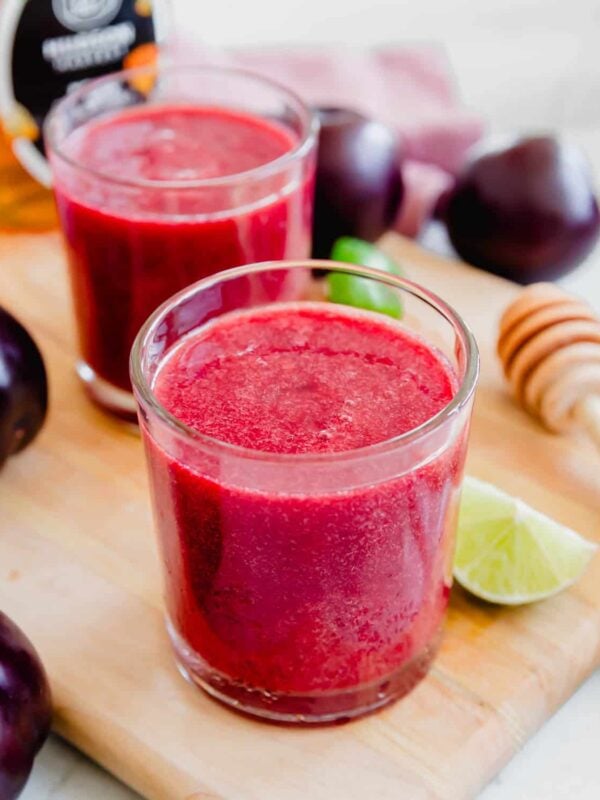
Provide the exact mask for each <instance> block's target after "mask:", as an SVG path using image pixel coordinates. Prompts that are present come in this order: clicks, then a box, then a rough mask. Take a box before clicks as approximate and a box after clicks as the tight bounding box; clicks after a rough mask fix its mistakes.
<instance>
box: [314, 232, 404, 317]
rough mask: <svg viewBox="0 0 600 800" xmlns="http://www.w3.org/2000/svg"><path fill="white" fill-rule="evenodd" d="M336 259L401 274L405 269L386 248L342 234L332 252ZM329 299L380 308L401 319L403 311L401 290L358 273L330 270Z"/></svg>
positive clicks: (333, 257)
mask: <svg viewBox="0 0 600 800" xmlns="http://www.w3.org/2000/svg"><path fill="white" fill-rule="evenodd" d="M331 258H332V260H333V261H343V262H345V263H347V264H356V265H357V266H362V267H373V269H380V270H382V272H390V273H392V274H393V275H401V274H402V270H401V269H400V267H399V266H398V264H396V262H395V261H393V260H392V259H391V258H390V257H389V256H387V255H386V254H385V253H384V252H383V250H380V249H379V248H378V247H375V245H373V244H370V242H365V241H363V239H355V238H353V237H351V236H342V238H341V239H338V240H337V241H336V242H335V243H334V245H333V249H332V251H331ZM327 287H328V299H329V301H330V302H332V303H341V304H342V305H346V306H353V307H354V308H365V309H367V310H369V311H379V312H380V313H381V314H387V315H388V316H389V317H394V318H395V319H400V317H401V316H402V313H403V306H402V298H401V297H400V293H399V292H398V291H395V290H394V289H392V288H391V287H388V286H386V285H385V284H383V283H379V282H378V281H376V280H372V279H371V278H360V277H358V276H357V275H350V274H344V273H343V272H330V273H329V274H328V275H327Z"/></svg>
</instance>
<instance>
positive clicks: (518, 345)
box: [498, 283, 600, 447]
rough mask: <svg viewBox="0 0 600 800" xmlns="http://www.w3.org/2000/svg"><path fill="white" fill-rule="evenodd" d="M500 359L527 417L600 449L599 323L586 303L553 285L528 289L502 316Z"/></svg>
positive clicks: (599, 320)
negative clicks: (581, 434) (580, 434)
mask: <svg viewBox="0 0 600 800" xmlns="http://www.w3.org/2000/svg"><path fill="white" fill-rule="evenodd" d="M498 355H499V356H500V360H501V361H502V366H503V368H504V374H505V375H506V377H507V379H508V381H509V382H510V384H511V387H512V389H513V392H514V394H515V397H516V398H517V400H518V401H519V402H520V403H521V405H523V406H524V408H525V409H526V410H527V411H528V412H529V413H530V414H532V415H533V416H535V417H537V418H538V419H539V420H541V422H542V423H543V424H544V425H545V426H546V427H547V428H548V429H549V430H551V431H554V432H556V433H565V432H568V431H571V430H575V429H580V430H584V431H587V433H588V434H589V435H590V437H591V438H592V440H593V441H594V442H595V443H596V445H597V446H598V447H600V319H598V317H597V316H596V315H595V314H594V312H593V311H592V309H591V308H590V307H589V306H588V305H587V303H585V302H584V301H583V300H581V299H579V298H577V297H573V296H572V295H569V294H566V293H565V292H563V291H562V290H561V289H559V288H558V287H557V286H554V285H553V284H551V283H536V284H533V285H532V286H528V287H527V288H526V289H524V290H523V292H522V293H521V294H520V295H519V296H518V297H517V299H516V300H515V301H514V302H513V303H511V305H510V306H509V307H508V308H507V309H506V311H505V312H504V314H503V315H502V319H501V320H500V334H499V338H498Z"/></svg>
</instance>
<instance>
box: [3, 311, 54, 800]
mask: <svg viewBox="0 0 600 800" xmlns="http://www.w3.org/2000/svg"><path fill="white" fill-rule="evenodd" d="M47 410H48V380H47V375H46V368H45V366H44V361H43V359H42V356H41V353H40V351H39V349H38V347H37V345H36V343H35V342H34V341H33V339H32V338H31V336H30V335H29V333H28V332H27V331H26V330H25V328H24V327H23V326H22V325H21V323H20V322H18V321H17V320H16V319H15V318H14V317H13V316H12V315H11V314H9V313H8V311H6V310H4V309H2V308H1V307H0V467H1V466H2V464H3V463H4V461H5V460H6V459H7V458H8V457H9V456H10V455H13V454H14V453H18V452H19V451H21V450H23V448H25V447H26V446H27V445H28V444H29V443H30V442H31V441H32V440H33V439H34V438H35V437H36V435H37V434H38V432H39V430H40V429H41V427H42V425H43V424H44V420H45V418H46V412H47ZM0 800H1V795H0Z"/></svg>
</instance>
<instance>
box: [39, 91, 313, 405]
mask: <svg viewBox="0 0 600 800" xmlns="http://www.w3.org/2000/svg"><path fill="white" fill-rule="evenodd" d="M298 144H299V138H298V136H297V135H296V134H295V133H294V132H293V131H292V130H290V129H289V128H287V127H285V126H284V125H283V124H281V123H279V122H277V121H275V120H269V119H267V118H262V117H259V116H253V115H251V114H248V113H245V112H241V111H233V110H228V109H227V108H221V107H210V106H205V107H202V106H196V105H194V106H186V105H175V104H171V105H169V104H165V105H142V106H138V107H135V108H129V109H126V110H121V111H117V112H113V113H111V114H108V115H102V116H100V117H98V118H96V119H92V120H91V121H89V122H87V123H85V124H84V125H82V126H80V127H78V128H76V129H75V130H73V131H72V132H71V133H70V134H69V135H68V136H67V137H66V138H65V140H64V141H63V142H62V143H61V148H60V150H61V156H60V157H59V156H57V155H55V154H54V153H53V152H52V150H51V152H50V157H51V160H52V163H53V168H54V180H55V195H56V201H57V205H58V209H59V213H60V217H61V222H62V227H63V232H64V237H65V241H66V245H67V253H68V259H69V266H70V276H71V284H72V289H73V295H74V303H75V311H76V317H77V323H78V331H79V339H80V349H81V353H82V357H83V360H84V362H85V364H86V365H87V367H86V369H87V368H90V369H91V371H92V373H93V374H94V375H95V376H96V377H97V378H99V379H100V380H102V381H106V382H107V383H108V384H110V385H112V386H114V387H117V388H118V389H121V390H125V391H127V392H128V391H130V381H129V375H128V358H129V352H130V350H131V345H132V343H133V340H134V338H135V335H136V334H137V332H138V330H139V328H140V326H141V325H142V323H143V322H144V320H145V319H146V318H147V317H148V315H149V314H150V313H151V312H152V311H153V310H154V309H155V308H157V306H159V305H160V304H161V303H162V302H163V301H164V300H166V299H167V298H168V297H169V296H171V295H172V294H174V293H175V292H177V291H178V290H180V289H182V288H184V287H186V286H188V285H189V284H190V283H193V282H194V281H197V280H198V279H200V278H202V277H205V276H207V275H211V274H212V273H214V272H217V271H220V270H222V269H225V268H228V267H233V266H238V265H242V264H245V263H248V262H254V261H264V260H276V259H284V258H301V257H306V256H307V255H308V253H309V249H310V227H311V213H312V192H313V186H312V182H313V181H312V166H311V165H307V164H304V165H303V167H302V168H298V169H296V172H295V173H294V175H291V173H290V171H289V170H287V171H285V174H283V173H282V172H281V171H280V172H274V173H273V174H265V175H264V176H263V177H260V178H258V177H257V178H253V179H250V178H248V180H240V181H237V180H235V176H240V178H243V174H244V173H247V174H248V176H251V175H252V174H253V173H252V172H251V171H252V170H256V169H257V168H258V167H261V166H264V165H267V164H271V163H273V162H275V161H276V160H277V159H280V158H281V157H282V156H285V155H286V154H289V153H291V151H293V150H294V148H296V147H297V146H298ZM73 165H81V166H82V168H80V167H75V166H73ZM296 166H298V165H296ZM228 176H229V177H230V178H231V179H232V180H231V181H230V182H227V181H225V182H224V183H223V182H219V180H218V179H222V178H227V177H228Z"/></svg>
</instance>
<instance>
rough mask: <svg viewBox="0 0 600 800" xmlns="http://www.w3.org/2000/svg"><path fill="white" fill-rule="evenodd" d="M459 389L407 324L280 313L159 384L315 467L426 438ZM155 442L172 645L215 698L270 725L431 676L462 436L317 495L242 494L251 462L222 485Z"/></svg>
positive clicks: (204, 337)
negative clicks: (268, 719)
mask: <svg viewBox="0 0 600 800" xmlns="http://www.w3.org/2000/svg"><path fill="white" fill-rule="evenodd" d="M456 387H457V378H456V375H455V374H454V371H453V369H452V367H451V365H450V364H449V363H448V361H447V360H446V359H445V357H444V356H443V355H442V354H441V353H440V352H439V351H437V350H435V349H434V348H432V347H430V346H429V345H428V344H427V343H426V342H425V341H424V340H422V339H420V338H417V337H416V336H415V335H413V334H410V333H409V332H407V331H406V330H404V329H403V328H402V327H401V326H399V325H397V324H396V323H391V322H386V321H384V320H383V319H382V318H380V319H378V318H377V316H376V315H372V314H367V313H364V312H353V311H350V310H349V309H345V308H342V307H339V306H330V305H327V304H322V303H318V304H317V303H303V304H296V303H288V304H285V303H279V304H275V305H273V306H271V307H268V308H262V309H255V310H252V311H243V312H233V313H229V314H226V315H224V316H222V317H221V318H219V319H217V320H216V321H213V322H211V323H209V324H208V325H207V326H205V327H204V328H202V329H200V330H197V331H195V332H193V333H192V334H191V335H188V337H186V338H184V339H183V340H182V342H181V343H180V344H179V345H176V346H175V347H174V348H173V349H172V351H171V352H170V353H168V354H167V356H166V357H165V359H164V361H163V362H162V364H161V365H160V366H159V369H158V372H157V375H156V377H155V380H154V385H153V390H154V393H155V396H156V398H157V399H158V401H159V402H160V403H161V404H162V405H163V406H164V407H165V408H166V409H167V410H168V411H170V412H171V414H173V415H174V416H175V417H176V418H177V419H179V420H180V421H182V422H184V423H186V424H187V425H188V426H190V427H192V428H194V429H196V430H197V431H200V432H202V433H204V434H206V435H207V436H210V437H212V438H213V439H217V440H220V441H221V442H228V443H231V444H234V445H240V446H242V447H245V448H250V449H255V450H261V451H263V453H264V452H267V453H272V454H297V455H303V456H304V457H306V456H307V455H308V454H334V453H343V452H345V451H349V450H353V449H355V448H361V447H367V446H369V445H373V444H376V443H380V442H383V441H386V440H389V439H390V438H393V437H395V436H398V435H399V434H402V433H405V432H407V431H410V430H413V429H414V428H416V427H418V426H419V425H421V424H422V423H424V422H426V421H427V420H428V419H430V418H431V417H433V416H434V415H435V414H437V413H438V412H439V411H440V410H441V409H442V408H444V407H445V406H446V405H447V404H448V403H449V402H450V401H451V399H452V397H453V396H454V394H455V392H456ZM143 432H144V434H145V441H146V446H147V454H148V460H149V466H150V474H151V484H152V489H153V495H154V504H155V512H156V520H157V524H158V529H159V535H160V539H161V544H162V550H163V557H164V560H165V567H166V569H165V574H166V595H167V605H168V612H169V617H170V624H171V627H172V633H173V638H174V641H175V647H176V649H177V650H178V652H179V657H180V660H181V661H183V663H184V665H185V667H186V669H187V670H188V672H190V673H192V675H193V677H195V678H196V679H198V680H199V682H200V683H202V685H204V686H205V688H207V687H208V688H210V689H212V690H213V691H214V692H215V693H217V694H219V695H220V696H221V697H228V698H230V699H233V700H234V701H235V702H238V703H239V704H240V705H241V706H242V707H245V708H249V709H254V710H256V708H258V707H260V708H262V713H265V714H266V715H272V712H275V715H281V714H283V715H284V716H285V715H286V714H297V715H301V716H302V715H305V716H308V717H310V718H315V717H316V718H321V719H326V718H328V717H333V716H337V715H339V713H340V712H344V713H348V714H350V715H352V713H353V711H355V710H356V711H358V710H361V709H362V710H364V709H365V708H368V707H374V706H376V705H378V704H379V705H380V704H382V698H383V699H387V700H389V699H392V698H393V697H396V696H399V695H400V694H403V693H405V692H406V691H408V690H409V689H410V688H412V686H413V685H414V683H416V682H417V680H419V679H420V678H421V677H422V676H423V674H424V672H425V671H426V669H427V667H428V665H429V662H430V660H431V657H432V655H433V652H434V650H435V643H436V638H437V635H438V633H439V630H440V627H441V624H442V620H443V617H444V613H445V609H446V606H447V602H448V594H449V588H450V580H451V578H450V575H451V572H450V563H451V557H452V546H453V542H452V538H453V533H454V524H455V510H456V501H457V492H458V485H459V483H460V477H461V473H462V464H463V458H464V449H465V431H464V430H463V431H462V432H460V433H459V435H458V436H453V437H451V438H450V442H449V444H447V446H446V447H445V448H440V450H438V452H437V453H436V454H435V457H434V458H433V459H430V460H428V461H426V462H425V463H423V464H420V463H419V462H418V460H417V461H416V462H415V465H414V468H411V467H409V468H408V470H407V468H406V465H405V466H404V468H401V467H400V466H398V468H397V470H395V471H393V472H392V475H393V477H392V478H390V479H385V480H383V481H379V482H373V483H370V482H369V481H368V480H363V481H362V482H361V481H360V480H359V481H358V485H357V486H355V487H352V486H348V487H347V488H345V489H341V490H338V491H330V490H320V489H319V488H318V486H317V487H316V488H315V484H314V481H313V484H312V489H311V490H310V491H306V490H303V487H302V484H303V476H302V466H301V465H299V466H298V465H296V467H297V469H298V470H299V471H298V472H297V476H298V478H297V483H296V484H295V485H294V489H293V490H292V491H290V490H286V491H281V490H279V489H274V490H273V491H272V492H270V491H265V489H264V487H263V488H262V489H260V490H257V489H256V488H252V487H250V486H249V485H245V484H244V475H246V474H247V475H248V476H249V475H250V470H251V465H248V469H247V470H242V477H241V480H240V475H238V476H237V478H235V479H232V480H229V479H228V475H227V467H226V462H225V460H224V461H223V462H222V463H221V465H220V470H219V471H218V473H217V474H215V473H214V470H213V471H212V474H209V473H210V472H211V469H210V468H209V467H208V461H207V468H206V469H205V468H204V465H203V464H202V463H201V462H197V463H191V461H190V460H189V458H187V457H186V456H185V455H181V456H179V457H174V456H173V455H170V454H167V452H166V451H165V449H164V448H162V447H161V446H160V445H159V444H158V443H157V442H156V441H153V440H152V436H151V433H150V431H149V430H148V429H145V428H144V427H143ZM181 452H183V451H181ZM335 468H336V467H335V464H334V465H333V466H332V469H335ZM277 469H280V470H285V469H286V464H281V465H279V467H278V468H277ZM313 469H314V467H313V466H311V464H307V465H306V477H308V476H309V475H310V473H311V471H312V470H313ZM363 476H364V473H363ZM248 481H249V483H250V482H251V481H250V478H248ZM240 484H241V485H240Z"/></svg>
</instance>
